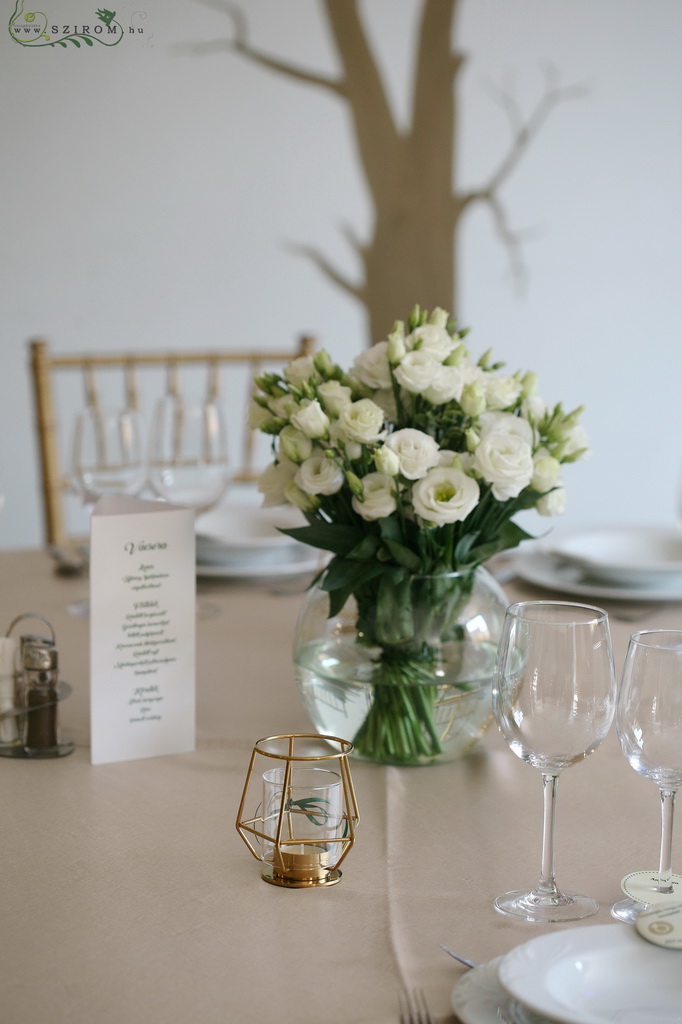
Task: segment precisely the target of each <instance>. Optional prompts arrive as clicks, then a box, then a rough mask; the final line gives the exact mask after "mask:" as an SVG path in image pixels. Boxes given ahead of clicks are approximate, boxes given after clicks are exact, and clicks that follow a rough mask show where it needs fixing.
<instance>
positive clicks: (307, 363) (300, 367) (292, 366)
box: [282, 356, 320, 388]
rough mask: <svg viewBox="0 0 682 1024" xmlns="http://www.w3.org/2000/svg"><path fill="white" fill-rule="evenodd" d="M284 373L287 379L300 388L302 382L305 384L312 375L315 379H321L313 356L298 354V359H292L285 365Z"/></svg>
mask: <svg viewBox="0 0 682 1024" xmlns="http://www.w3.org/2000/svg"><path fill="white" fill-rule="evenodd" d="M282 375H283V377H284V379H285V381H287V383H289V384H293V385H294V387H295V388H300V386H301V384H305V382H306V381H307V380H309V379H310V378H311V377H313V378H314V379H315V380H319V379H320V378H319V376H318V374H317V370H316V369H315V361H314V359H313V357H312V356H298V357H297V358H296V359H292V360H291V362H290V363H287V365H286V366H285V367H284V372H283V374H282Z"/></svg>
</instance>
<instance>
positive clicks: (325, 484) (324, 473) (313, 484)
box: [294, 453, 345, 494]
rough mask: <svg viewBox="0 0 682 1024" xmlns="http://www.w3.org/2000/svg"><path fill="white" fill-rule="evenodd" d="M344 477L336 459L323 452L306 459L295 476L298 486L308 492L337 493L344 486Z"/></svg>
mask: <svg viewBox="0 0 682 1024" xmlns="http://www.w3.org/2000/svg"><path fill="white" fill-rule="evenodd" d="M344 479H345V478H344V475H343V472H342V470H341V469H339V467H338V466H337V465H336V463H335V462H334V460H333V459H328V458H327V457H326V456H325V455H323V454H322V453H320V454H316V455H311V456H310V458H309V459H306V460H305V462H303V463H302V464H301V465H300V466H299V467H298V471H297V473H296V476H295V477H294V481H295V483H296V484H297V486H298V487H300V488H301V490H302V491H305V493H306V494H336V492H337V491H340V490H341V488H342V487H343V481H344Z"/></svg>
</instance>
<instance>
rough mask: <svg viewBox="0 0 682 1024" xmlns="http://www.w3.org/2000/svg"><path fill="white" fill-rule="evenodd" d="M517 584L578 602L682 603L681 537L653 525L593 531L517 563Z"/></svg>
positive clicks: (532, 551)
mask: <svg viewBox="0 0 682 1024" xmlns="http://www.w3.org/2000/svg"><path fill="white" fill-rule="evenodd" d="M515 568H516V570H517V572H518V575H519V576H520V577H521V579H525V580H527V581H528V582H529V583H534V584H536V585H538V586H541V587H545V588H548V589H551V590H561V591H563V592H564V593H567V594H576V595H579V596H581V597H594V598H597V599H600V598H613V599H616V600H623V601H679V600H682V532H681V531H680V530H677V529H673V528H668V527H657V526H623V527H595V528H592V529H586V530H582V531H580V532H575V533H570V534H566V535H564V536H563V537H561V538H560V539H558V540H555V541H553V542H551V543H549V544H544V545H538V546H535V545H529V546H528V548H527V550H525V551H522V552H521V554H520V555H519V557H518V558H517V560H516V563H515Z"/></svg>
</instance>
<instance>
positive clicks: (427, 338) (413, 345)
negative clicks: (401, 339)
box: [405, 323, 459, 363]
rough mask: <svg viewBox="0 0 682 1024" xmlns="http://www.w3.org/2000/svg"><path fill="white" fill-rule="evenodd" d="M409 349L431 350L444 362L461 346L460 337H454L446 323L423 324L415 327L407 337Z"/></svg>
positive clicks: (430, 351)
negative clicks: (447, 329)
mask: <svg viewBox="0 0 682 1024" xmlns="http://www.w3.org/2000/svg"><path fill="white" fill-rule="evenodd" d="M405 344H406V346H407V348H408V349H412V350H414V349H416V350H417V351H421V352H429V353H430V354H431V355H432V356H433V357H434V358H435V359H437V360H438V362H440V363H442V362H443V360H444V359H447V357H448V356H449V355H450V353H451V352H452V351H453V350H454V349H456V348H457V347H458V346H459V338H452V337H451V336H450V335H449V334H448V332H447V331H446V329H445V325H440V324H435V323H434V324H423V325H422V326H421V327H415V329H414V330H413V331H412V333H411V334H408V336H407V338H406V339H405Z"/></svg>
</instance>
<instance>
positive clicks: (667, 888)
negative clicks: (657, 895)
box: [656, 789, 676, 893]
mask: <svg viewBox="0 0 682 1024" xmlns="http://www.w3.org/2000/svg"><path fill="white" fill-rule="evenodd" d="M675 792H676V790H674V789H672V790H670V789H662V790H661V859H660V861H659V865H658V886H657V887H656V888H657V890H658V892H666V893H669V892H672V891H673V886H672V873H673V864H672V861H673V813H674V810H675Z"/></svg>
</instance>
